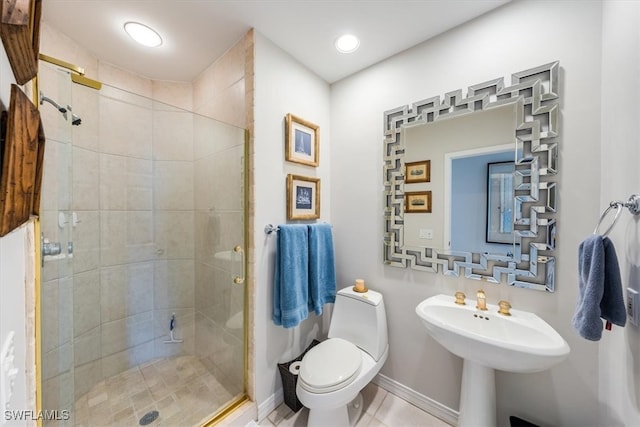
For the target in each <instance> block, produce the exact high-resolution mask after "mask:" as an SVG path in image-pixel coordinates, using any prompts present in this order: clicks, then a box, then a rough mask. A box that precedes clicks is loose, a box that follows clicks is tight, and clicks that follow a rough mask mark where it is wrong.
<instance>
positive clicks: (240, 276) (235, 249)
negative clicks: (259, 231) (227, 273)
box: [231, 245, 245, 285]
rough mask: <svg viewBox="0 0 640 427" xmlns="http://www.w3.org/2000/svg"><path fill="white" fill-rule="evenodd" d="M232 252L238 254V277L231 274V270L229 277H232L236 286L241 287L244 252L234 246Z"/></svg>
mask: <svg viewBox="0 0 640 427" xmlns="http://www.w3.org/2000/svg"><path fill="white" fill-rule="evenodd" d="M233 252H235V253H239V254H240V275H234V274H233V268H232V270H231V271H232V273H231V275H232V276H233V283H234V284H236V285H241V284H243V283H244V263H245V262H244V250H243V249H242V246H240V245H236V246H235V247H234V248H233ZM234 264H235V263H234Z"/></svg>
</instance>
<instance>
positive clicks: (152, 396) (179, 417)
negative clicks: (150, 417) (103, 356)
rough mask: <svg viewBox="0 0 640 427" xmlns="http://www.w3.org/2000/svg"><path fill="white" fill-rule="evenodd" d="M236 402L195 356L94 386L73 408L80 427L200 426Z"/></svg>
mask: <svg viewBox="0 0 640 427" xmlns="http://www.w3.org/2000/svg"><path fill="white" fill-rule="evenodd" d="M233 397H234V396H233V395H232V394H231V393H230V392H228V391H227V390H226V389H225V388H224V387H223V385H222V384H221V383H220V382H219V381H218V380H217V379H216V378H215V377H214V376H213V375H212V374H211V373H210V372H209V371H208V370H207V369H206V367H205V365H204V364H203V363H202V362H201V361H200V360H199V359H198V358H197V357H195V356H179V357H174V358H167V359H156V360H154V361H150V362H147V363H145V364H143V365H140V366H137V367H135V368H131V369H129V370H128V371H125V372H122V373H121V374H118V375H116V376H114V377H111V378H107V379H106V380H104V381H101V382H99V383H98V384H96V385H95V386H94V387H93V388H92V389H91V390H89V392H88V393H87V394H85V395H84V396H82V397H80V398H79V399H78V400H76V402H75V408H74V409H75V411H74V415H75V425H76V426H78V427H94V426H122V425H131V426H136V425H139V424H138V422H139V420H140V419H141V418H142V417H143V416H144V415H145V414H147V413H148V412H150V411H158V412H159V413H160V415H159V417H158V418H157V419H156V420H155V421H153V422H152V423H151V424H149V426H151V427H159V426H171V427H175V426H197V425H200V422H201V421H202V420H203V419H204V418H205V417H207V416H208V415H210V414H213V413H214V412H215V411H217V410H218V409H219V408H220V407H221V406H222V405H224V404H225V403H227V402H229V401H230V400H231V399H232V398H233Z"/></svg>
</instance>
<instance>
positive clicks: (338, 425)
mask: <svg viewBox="0 0 640 427" xmlns="http://www.w3.org/2000/svg"><path fill="white" fill-rule="evenodd" d="M388 354H389V345H388V340H387V315H386V313H385V309H384V300H383V299H382V294H380V293H378V292H375V291H367V292H364V293H359V292H355V291H354V290H353V287H347V288H344V289H341V290H340V291H338V293H337V295H336V301H335V305H334V308H333V315H332V317H331V325H330V326H329V336H328V339H326V340H325V341H323V342H321V343H320V344H318V345H316V346H315V347H313V348H312V349H311V350H309V351H308V352H307V353H306V354H305V356H304V357H303V358H302V361H301V365H300V371H299V375H298V382H297V385H296V394H297V396H298V399H299V400H300V402H301V403H302V404H303V405H304V406H306V407H307V408H309V421H308V424H307V425H308V426H310V427H320V426H322V427H326V426H332V427H347V426H353V425H354V424H355V423H356V421H357V420H358V418H359V417H360V414H361V413H362V394H361V393H360V391H361V390H362V389H363V388H364V387H365V386H366V385H367V384H369V382H370V381H371V380H372V379H373V377H375V376H376V374H377V373H378V372H379V371H380V368H382V365H384V362H385V361H386V360H387V356H388Z"/></svg>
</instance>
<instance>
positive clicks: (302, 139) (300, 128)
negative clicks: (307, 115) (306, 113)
mask: <svg viewBox="0 0 640 427" xmlns="http://www.w3.org/2000/svg"><path fill="white" fill-rule="evenodd" d="M284 149H285V160H286V161H288V162H293V163H300V164H303V165H307V166H318V164H319V162H320V159H319V152H320V126H318V125H316V124H313V123H311V122H309V121H307V120H304V119H301V118H300V117H296V116H294V115H293V114H291V113H289V114H287V116H286V117H285V139H284Z"/></svg>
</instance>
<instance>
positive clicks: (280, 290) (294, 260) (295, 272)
mask: <svg viewBox="0 0 640 427" xmlns="http://www.w3.org/2000/svg"><path fill="white" fill-rule="evenodd" d="M278 228H279V231H278V243H277V249H276V260H275V272H274V278H273V314H272V319H273V323H275V324H276V325H279V326H283V327H285V328H292V327H294V326H297V325H298V324H299V323H300V322H301V321H303V320H304V319H306V318H307V316H308V315H309V239H308V231H307V226H306V225H302V224H292V225H279V226H278Z"/></svg>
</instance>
